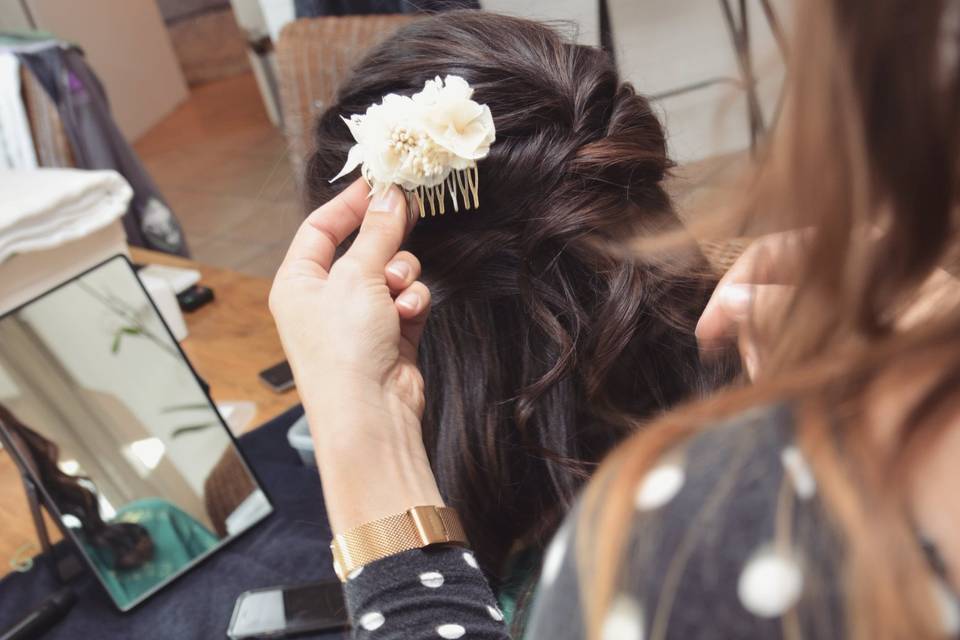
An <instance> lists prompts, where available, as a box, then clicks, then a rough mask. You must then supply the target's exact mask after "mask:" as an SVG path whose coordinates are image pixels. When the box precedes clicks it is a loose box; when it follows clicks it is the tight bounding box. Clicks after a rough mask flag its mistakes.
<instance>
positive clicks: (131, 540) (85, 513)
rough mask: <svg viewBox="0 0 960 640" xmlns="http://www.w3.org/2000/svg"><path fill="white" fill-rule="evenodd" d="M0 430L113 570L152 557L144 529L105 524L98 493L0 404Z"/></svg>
mask: <svg viewBox="0 0 960 640" xmlns="http://www.w3.org/2000/svg"><path fill="white" fill-rule="evenodd" d="M0 429H4V430H5V433H6V435H7V436H8V437H9V438H10V440H11V442H12V444H13V447H14V448H15V449H16V450H17V452H18V453H19V455H20V456H21V458H22V459H23V462H24V464H26V466H27V467H28V468H29V469H30V470H31V472H32V473H33V474H34V475H35V476H36V477H37V479H38V480H39V481H40V483H41V485H42V486H43V488H44V490H45V491H46V492H47V493H48V494H49V495H50V497H51V498H52V499H53V502H54V504H56V506H57V509H58V510H59V511H60V513H61V514H62V515H65V516H66V515H70V516H73V517H75V518H76V519H77V520H78V521H79V522H80V525H81V531H82V533H83V537H84V538H85V540H86V542H87V543H88V544H90V545H91V546H93V547H95V548H99V549H103V550H106V551H108V552H109V553H110V557H111V559H112V561H113V568H115V569H120V570H123V569H134V568H136V567H139V566H140V565H142V564H143V563H144V562H147V561H148V560H150V558H152V557H153V541H152V540H151V539H150V535H149V533H148V532H147V530H146V529H144V528H143V527H142V526H140V525H138V524H134V523H128V522H119V523H106V522H104V521H103V518H102V517H101V516H100V505H99V503H98V500H97V494H96V492H95V491H94V490H92V489H90V488H89V487H87V486H84V484H83V483H82V482H81V479H80V478H76V477H74V476H71V475H69V474H67V473H65V472H64V471H62V470H61V469H60V467H59V461H60V450H59V448H58V447H57V445H56V443H55V442H52V441H51V440H48V439H47V438H45V437H43V436H42V435H40V434H39V433H37V432H36V431H34V430H33V429H31V428H30V427H28V426H27V425H25V424H23V423H22V422H20V420H18V419H17V417H16V416H15V415H14V414H13V412H11V411H10V410H9V409H7V408H6V407H5V406H3V405H2V404H0Z"/></svg>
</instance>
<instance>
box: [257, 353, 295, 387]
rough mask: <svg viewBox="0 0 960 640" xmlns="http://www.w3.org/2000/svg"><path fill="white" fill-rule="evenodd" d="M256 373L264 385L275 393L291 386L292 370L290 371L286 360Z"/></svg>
mask: <svg viewBox="0 0 960 640" xmlns="http://www.w3.org/2000/svg"><path fill="white" fill-rule="evenodd" d="M258 375H259V376H260V380H261V381H262V382H263V383H264V384H265V385H267V386H268V387H270V388H271V389H272V390H274V391H276V392H277V393H283V392H284V391H286V390H287V389H292V388H293V372H292V371H290V363H289V362H287V361H286V360H284V361H283V362H280V363H278V364H275V365H273V366H272V367H268V368H267V369H264V370H263V371H261V372H260V373H259V374H258Z"/></svg>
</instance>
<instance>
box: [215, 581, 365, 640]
mask: <svg viewBox="0 0 960 640" xmlns="http://www.w3.org/2000/svg"><path fill="white" fill-rule="evenodd" d="M347 624H348V622H347V607H346V605H345V604H344V602H343V587H342V585H341V584H340V582H339V581H333V582H318V583H314V584H306V585H302V586H299V587H271V588H267V589H254V590H252V591H246V592H244V593H241V594H240V597H239V598H237V603H236V604H235V605H234V607H233V616H232V617H231V618H230V628H229V629H228V630H227V635H228V636H229V637H230V638H231V639H232V640H253V639H254V638H287V637H290V636H294V635H298V634H301V633H312V632H316V631H330V630H335V629H344V628H346V627H347Z"/></svg>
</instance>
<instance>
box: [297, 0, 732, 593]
mask: <svg viewBox="0 0 960 640" xmlns="http://www.w3.org/2000/svg"><path fill="white" fill-rule="evenodd" d="M448 74H453V75H459V76H461V77H463V78H464V79H465V80H466V81H467V82H469V83H470V85H471V86H472V87H473V88H474V89H475V93H474V99H475V100H476V101H478V102H480V103H482V104H486V105H488V106H489V107H490V109H491V112H492V114H493V118H494V122H495V125H496V130H497V140H496V142H495V143H494V144H493V146H492V147H491V150H490V155H489V156H488V157H487V158H486V159H484V160H482V161H480V163H479V174H480V206H479V209H476V210H471V211H463V210H462V209H461V211H460V212H459V213H453V212H451V210H450V209H451V208H450V207H449V206H448V207H447V213H446V214H445V215H442V216H440V215H438V216H436V217H427V218H425V219H422V220H418V221H417V224H416V226H415V227H414V229H413V231H412V232H411V233H410V236H409V238H408V239H407V241H406V242H405V245H404V247H403V248H404V249H407V250H409V251H411V252H413V253H414V254H415V255H416V256H417V257H418V258H419V259H420V261H421V263H422V266H423V275H422V280H423V282H424V283H425V284H427V286H428V287H429V288H430V291H431V295H432V299H433V304H432V311H431V315H430V319H429V322H428V324H427V327H426V329H425V331H424V335H423V338H422V341H421V345H420V354H419V363H420V367H421V370H422V372H423V376H424V379H425V384H426V410H425V413H424V416H423V435H424V439H425V443H426V446H427V451H428V453H429V455H430V457H431V462H432V465H433V469H434V471H435V473H436V476H437V479H438V482H439V486H440V489H441V491H442V493H443V495H444V498H445V499H446V500H447V501H448V504H450V505H452V506H454V507H456V508H457V509H458V510H459V512H460V515H461V518H462V519H463V521H464V524H465V526H466V530H467V532H468V534H469V535H470V538H471V542H472V544H473V546H474V549H475V551H476V553H477V556H478V558H479V560H480V562H481V564H482V566H483V568H484V569H485V570H486V571H487V572H488V574H489V575H490V576H491V577H492V578H493V579H494V581H495V582H496V580H497V578H498V577H502V576H501V571H502V569H503V566H504V562H505V560H506V558H507V556H508V554H509V553H510V552H511V550H514V549H517V548H524V547H527V548H529V547H533V548H537V547H539V546H540V545H541V544H542V543H543V542H544V541H546V540H548V539H549V536H550V535H551V534H552V533H553V531H554V530H555V528H556V527H557V525H558V522H559V520H560V518H561V517H562V516H563V515H564V513H565V512H566V510H567V509H568V507H569V506H570V503H571V501H572V500H573V498H574V496H575V494H576V492H577V490H578V488H579V487H580V485H581V484H582V482H583V481H584V479H585V478H586V477H587V476H588V475H589V473H590V471H591V470H592V468H593V466H594V465H595V464H596V463H597V462H598V461H599V460H600V459H601V458H602V457H603V456H604V454H605V453H606V452H607V451H608V450H609V449H610V448H611V447H612V446H613V445H615V444H616V443H617V442H619V441H620V440H621V439H622V438H623V437H624V436H625V435H626V434H628V433H629V432H630V431H632V430H633V428H634V427H635V426H636V425H637V424H638V423H639V422H640V421H643V420H646V419H649V418H651V417H653V416H655V415H657V414H658V413H660V412H661V411H663V410H665V409H666V408H668V407H670V406H672V405H674V404H676V403H678V402H680V401H682V400H684V399H686V398H688V397H689V396H691V395H692V394H694V393H696V392H697V391H698V390H699V389H700V387H701V386H702V385H703V383H704V379H705V376H704V374H703V371H702V369H701V367H700V364H699V359H698V353H697V347H696V343H695V340H694V336H693V329H694V326H695V323H696V320H697V318H698V317H699V313H700V311H701V310H702V309H703V306H704V304H705V302H706V299H707V296H708V294H709V292H710V290H711V288H712V286H713V284H714V283H713V282H712V281H711V279H710V278H708V277H706V276H704V273H705V272H706V269H705V262H704V260H703V258H702V256H701V255H700V254H699V253H698V252H696V251H689V252H688V253H686V254H685V255H682V256H677V257H676V258H675V259H672V260H671V261H670V262H664V261H659V262H639V261H634V260H632V259H628V258H624V257H623V254H622V252H621V253H620V254H616V253H614V252H611V251H610V245H611V244H612V243H613V242H614V241H616V240H618V239H621V238H624V237H627V236H630V235H634V234H637V233H653V232H662V231H664V230H671V229H677V228H678V227H679V221H678V219H677V216H676V215H675V213H674V211H673V210H672V208H671V204H670V199H669V198H668V196H667V194H666V192H665V191H664V189H663V184H662V182H663V179H664V177H665V176H666V173H667V171H668V169H669V168H670V166H671V163H670V160H669V159H668V157H667V153H666V141H665V138H664V133H663V129H662V127H661V125H660V123H659V122H658V120H657V118H656V116H655V115H654V114H653V112H652V111H651V108H650V105H649V103H648V102H647V100H646V99H644V98H643V97H641V96H639V95H637V93H636V92H635V91H634V89H633V88H632V87H631V86H630V85H629V84H625V83H622V82H621V81H620V78H619V76H618V74H617V71H616V69H615V67H614V65H613V63H612V62H611V60H610V58H609V56H608V55H607V54H606V53H604V52H603V51H601V50H599V49H596V48H591V47H585V46H578V45H576V44H573V43H572V42H570V41H569V40H567V39H565V38H564V37H562V36H561V35H560V34H558V33H557V32H556V31H554V30H552V29H551V28H548V27H547V26H544V25H542V24H539V23H536V22H531V21H527V20H522V19H517V18H511V17H506V16H500V15H494V14H488V13H482V12H451V13H444V14H440V15H437V16H434V17H430V18H426V19H422V20H419V21H416V22H413V23H411V24H410V25H408V26H406V27H404V28H403V29H401V30H400V31H398V32H397V33H395V34H394V35H393V36H391V37H390V38H389V39H387V40H386V41H385V42H383V43H382V44H381V45H379V46H378V47H376V48H375V49H374V50H373V51H372V52H370V53H369V54H368V55H367V57H366V58H365V59H363V60H362V61H360V62H359V64H358V65H357V67H356V69H355V70H354V72H353V74H352V75H351V76H350V77H349V78H348V79H347V81H346V82H344V84H343V85H342V87H341V89H340V93H339V95H338V96H337V99H336V102H335V104H333V105H332V106H331V107H330V109H329V110H328V111H326V112H325V113H324V114H323V115H322V116H321V117H320V119H319V121H318V122H317V126H316V140H315V142H316V151H315V153H314V154H313V156H312V157H311V158H310V160H309V163H308V170H307V179H306V181H305V182H306V184H307V187H308V190H309V193H308V200H309V202H308V204H309V205H310V206H311V207H314V206H317V205H319V204H320V203H322V202H324V201H326V200H328V199H329V198H331V197H332V196H333V195H334V194H335V192H337V191H339V190H341V189H343V188H344V187H345V186H346V185H347V184H349V180H341V181H338V182H337V183H334V184H330V183H329V180H330V178H331V177H332V176H334V175H335V174H336V173H337V171H338V170H339V169H340V167H341V166H342V164H343V162H344V159H345V158H346V156H347V151H348V150H349V148H350V146H351V145H352V144H353V143H354V141H353V139H352V137H351V135H350V133H349V131H348V130H347V127H346V126H345V125H344V123H343V122H342V121H341V116H349V115H350V114H355V113H364V112H365V111H366V109H367V107H368V106H369V105H371V104H373V103H376V102H379V101H380V100H381V99H382V97H383V96H384V95H386V94H388V93H397V94H403V95H411V94H413V93H415V92H417V91H419V90H421V89H422V88H423V85H424V82H425V81H426V80H429V79H432V78H434V77H435V76H441V77H443V76H446V75H448Z"/></svg>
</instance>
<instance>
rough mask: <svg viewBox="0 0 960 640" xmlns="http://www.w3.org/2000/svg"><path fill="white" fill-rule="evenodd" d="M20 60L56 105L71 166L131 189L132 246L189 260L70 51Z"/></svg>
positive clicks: (61, 48) (99, 94) (103, 101)
mask: <svg viewBox="0 0 960 640" xmlns="http://www.w3.org/2000/svg"><path fill="white" fill-rule="evenodd" d="M17 55H18V56H19V58H20V60H21V61H22V62H23V64H24V65H26V66H27V67H28V68H29V69H30V71H31V72H32V73H33V75H34V77H36V79H37V80H38V81H39V82H40V84H41V85H42V86H43V88H44V90H45V91H46V92H47V94H48V95H49V96H50V99H51V100H52V101H53V102H54V104H56V106H57V110H58V112H59V114H60V119H61V121H62V122H63V129H64V132H65V133H66V136H67V138H68V140H69V141H70V146H71V148H72V150H73V155H74V162H75V164H76V166H77V167H78V168H81V169H113V170H115V171H117V172H118V173H120V174H121V175H122V176H123V177H124V178H126V179H127V182H129V183H130V186H132V187H133V192H134V195H133V199H132V200H131V202H130V209H129V210H128V211H127V214H126V215H125V216H124V217H123V226H124V230H125V231H126V233H127V241H128V242H129V243H130V244H132V245H135V246H140V247H146V248H148V249H155V250H157V251H163V252H165V253H173V254H178V255H181V256H189V250H188V248H187V242H186V238H185V237H184V235H183V230H182V229H181V227H180V224H179V222H178V221H177V219H176V217H175V216H174V215H173V212H172V211H171V210H170V208H169V206H168V205H167V203H166V202H165V201H164V199H163V197H162V196H161V195H160V191H159V189H158V188H157V186H156V184H155V183H154V182H153V180H152V179H151V178H150V175H149V174H148V173H147V171H146V169H145V168H144V167H143V165H142V164H141V163H140V159H139V158H138V157H137V155H136V153H135V152H134V150H133V149H132V148H131V146H130V145H129V144H128V143H127V141H126V139H125V138H124V137H123V134H122V133H121V132H120V129H119V128H118V127H117V124H116V123H115V122H114V120H113V117H112V116H111V114H110V105H109V103H108V101H107V95H106V91H104V88H103V85H101V84H100V81H99V79H98V78H97V77H96V75H95V74H94V73H93V71H92V70H91V69H90V67H89V66H88V65H87V63H86V60H85V59H84V57H83V54H82V53H81V52H80V50H79V49H77V48H76V47H72V46H65V45H58V46H53V47H48V48H45V49H41V50H30V51H18V52H17Z"/></svg>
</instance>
